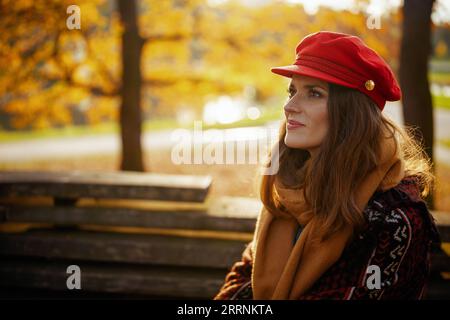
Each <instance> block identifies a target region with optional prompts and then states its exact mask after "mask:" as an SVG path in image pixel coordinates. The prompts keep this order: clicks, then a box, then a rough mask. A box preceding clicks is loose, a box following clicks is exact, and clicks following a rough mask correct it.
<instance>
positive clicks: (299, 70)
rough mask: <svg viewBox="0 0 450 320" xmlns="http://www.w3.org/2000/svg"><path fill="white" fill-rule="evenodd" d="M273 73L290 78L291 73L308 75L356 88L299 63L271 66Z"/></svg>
mask: <svg viewBox="0 0 450 320" xmlns="http://www.w3.org/2000/svg"><path fill="white" fill-rule="evenodd" d="M270 71H272V72H273V73H276V74H278V75H280V76H284V77H289V78H292V75H294V74H298V75H303V76H309V77H313V78H317V79H320V80H323V81H326V82H331V83H335V84H339V85H341V86H345V87H349V88H356V86H355V85H354V84H351V83H348V82H346V81H344V80H342V79H339V78H336V77H334V76H332V75H330V74H328V73H325V72H323V71H319V70H316V69H313V68H310V67H306V66H301V65H296V64H293V65H289V66H282V67H273V68H271V69H270Z"/></svg>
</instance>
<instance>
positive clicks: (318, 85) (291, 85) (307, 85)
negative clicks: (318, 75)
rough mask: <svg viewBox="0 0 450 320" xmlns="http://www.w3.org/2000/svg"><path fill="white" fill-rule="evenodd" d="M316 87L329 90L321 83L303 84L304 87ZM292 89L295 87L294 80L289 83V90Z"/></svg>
mask: <svg viewBox="0 0 450 320" xmlns="http://www.w3.org/2000/svg"><path fill="white" fill-rule="evenodd" d="M314 87H319V88H321V89H323V90H325V91H328V90H327V89H326V88H324V87H323V86H321V85H320V84H305V85H303V88H305V89H312V88H314ZM290 89H295V86H294V85H293V84H292V82H291V83H290V84H289V90H290Z"/></svg>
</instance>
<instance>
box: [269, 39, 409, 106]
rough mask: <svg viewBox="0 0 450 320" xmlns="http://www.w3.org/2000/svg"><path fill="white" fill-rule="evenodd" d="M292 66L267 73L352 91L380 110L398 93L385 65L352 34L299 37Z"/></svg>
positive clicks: (398, 96) (390, 72) (399, 95)
mask: <svg viewBox="0 0 450 320" xmlns="http://www.w3.org/2000/svg"><path fill="white" fill-rule="evenodd" d="M295 52H296V60H295V62H294V63H293V64H292V65H289V66H283V67H275V68H272V69H271V71H272V72H274V73H276V74H279V75H282V76H285V77H292V75H293V74H300V75H305V76H310V77H314V78H318V79H321V80H324V81H326V82H331V83H336V84H339V85H342V86H345V87H349V88H354V89H356V90H359V91H361V92H362V93H364V94H366V95H367V96H369V97H370V98H371V99H372V100H373V101H375V103H376V104H377V105H378V107H379V108H380V110H383V108H384V105H385V104H386V101H397V100H399V99H400V97H401V90H400V87H399V85H398V83H397V80H396V79H395V76H394V73H393V72H392V70H391V68H390V67H389V65H388V64H387V63H386V62H385V61H384V60H383V58H381V57H380V55H379V54H378V53H376V52H375V51H374V50H372V49H370V48H369V47H368V46H366V45H365V44H364V42H363V41H362V40H361V39H360V38H358V37H356V36H352V35H348V34H344V33H337V32H330V31H320V32H316V33H312V34H310V35H307V36H306V37H304V38H303V40H302V41H300V43H299V44H298V45H297V48H296V49H295Z"/></svg>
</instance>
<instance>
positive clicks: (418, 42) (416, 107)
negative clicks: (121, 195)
mask: <svg viewBox="0 0 450 320" xmlns="http://www.w3.org/2000/svg"><path fill="white" fill-rule="evenodd" d="M433 2H434V0H404V5H403V35H402V42H401V51H400V70H399V78H400V86H401V88H402V91H403V97H402V100H403V118H404V119H405V124H406V125H413V126H417V127H419V128H420V132H417V134H416V139H417V140H418V141H419V142H421V143H423V144H424V147H425V151H426V153H427V154H428V156H429V157H430V159H431V160H433V141H434V133H433V106H432V100H431V94H430V89H429V83H428V57H429V54H430V52H431V11H432V8H433ZM426 200H427V202H428V205H429V206H430V207H431V208H433V207H434V201H433V195H432V194H431V195H430V196H429V197H428V198H427V199H426Z"/></svg>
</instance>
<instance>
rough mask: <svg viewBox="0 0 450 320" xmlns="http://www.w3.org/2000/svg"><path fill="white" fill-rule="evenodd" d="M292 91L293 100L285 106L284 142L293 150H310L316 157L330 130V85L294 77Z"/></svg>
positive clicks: (304, 77)
mask: <svg viewBox="0 0 450 320" xmlns="http://www.w3.org/2000/svg"><path fill="white" fill-rule="evenodd" d="M288 92H289V100H288V102H287V103H286V105H285V106H284V114H285V116H286V136H285V138H284V143H285V144H286V145H287V146H288V147H290V148H298V149H304V150H308V152H309V153H310V154H311V155H314V154H315V152H316V151H317V150H318V148H319V146H320V144H321V143H322V141H323V139H324V138H325V135H326V133H327V131H328V111H327V101H328V93H329V87H328V83H327V82H325V81H322V80H319V79H316V78H312V77H307V76H302V75H293V76H292V80H291V82H290V84H289V89H288Z"/></svg>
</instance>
